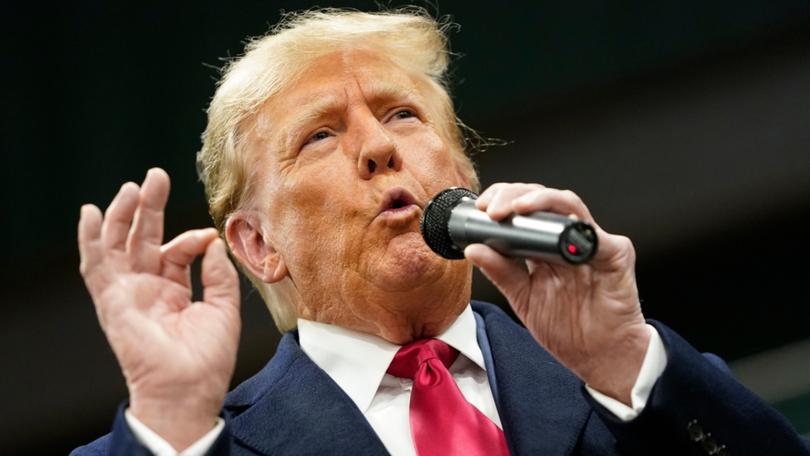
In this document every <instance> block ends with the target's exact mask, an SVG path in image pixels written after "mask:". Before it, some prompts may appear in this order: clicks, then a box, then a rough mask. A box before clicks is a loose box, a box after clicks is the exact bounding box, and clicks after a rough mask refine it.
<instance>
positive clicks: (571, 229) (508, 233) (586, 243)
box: [421, 188, 598, 264]
mask: <svg viewBox="0 0 810 456" xmlns="http://www.w3.org/2000/svg"><path fill="white" fill-rule="evenodd" d="M477 197H478V195H476V194H475V193H473V192H471V191H470V190H467V189H463V188H449V189H446V190H443V191H442V192H439V194H437V195H436V196H434V197H433V199H432V200H431V201H430V203H428V205H427V206H426V207H425V211H424V213H423V215H422V223H421V228H422V236H423V237H424V238H425V242H426V243H427V244H428V246H429V247H430V248H431V249H432V250H433V251H434V252H436V253H437V254H439V255H441V256H442V257H444V258H448V259H461V258H464V247H466V246H468V245H470V244H475V243H481V244H486V245H488V246H489V247H491V248H492V249H494V250H496V251H497V252H499V253H500V254H502V255H505V256H509V257H518V258H534V259H538V260H542V261H552V262H566V263H569V264H582V263H585V262H587V261H588V260H590V259H591V258H592V257H593V255H594V254H595V253H596V250H597V247H598V243H597V237H596V231H595V230H594V229H593V227H592V226H591V225H589V224H588V223H585V222H583V221H580V220H575V219H572V218H569V217H565V216H562V215H559V214H554V213H550V212H534V213H531V214H527V215H512V216H510V217H508V218H506V219H505V220H502V221H500V222H496V221H494V220H492V219H490V218H489V216H488V215H487V214H486V212H482V211H480V210H478V209H476V207H475V200H476V199H477Z"/></svg>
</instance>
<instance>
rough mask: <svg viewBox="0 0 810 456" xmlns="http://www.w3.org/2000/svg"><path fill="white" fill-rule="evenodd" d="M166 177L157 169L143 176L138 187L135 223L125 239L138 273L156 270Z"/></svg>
mask: <svg viewBox="0 0 810 456" xmlns="http://www.w3.org/2000/svg"><path fill="white" fill-rule="evenodd" d="M169 186H170V184H169V175H168V174H166V171H163V170H162V169H160V168H152V169H150V170H149V172H147V173H146V178H145V179H144V181H143V185H142V186H141V193H140V199H139V204H138V209H137V210H136V212H135V221H134V222H133V224H132V230H131V231H130V233H129V238H128V239H127V251H128V252H130V254H131V255H132V261H133V267H135V269H136V270H138V271H146V272H154V273H158V272H159V271H160V245H161V244H162V243H163V210H164V208H165V207H166V200H167V199H168V198H169Z"/></svg>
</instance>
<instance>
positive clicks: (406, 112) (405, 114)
mask: <svg viewBox="0 0 810 456" xmlns="http://www.w3.org/2000/svg"><path fill="white" fill-rule="evenodd" d="M411 117H416V114H415V113H414V112H413V111H411V110H410V109H400V110H399V111H397V112H396V113H395V114H394V117H393V118H394V119H409V118H411Z"/></svg>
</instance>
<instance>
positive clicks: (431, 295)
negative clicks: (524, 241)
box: [298, 270, 472, 345]
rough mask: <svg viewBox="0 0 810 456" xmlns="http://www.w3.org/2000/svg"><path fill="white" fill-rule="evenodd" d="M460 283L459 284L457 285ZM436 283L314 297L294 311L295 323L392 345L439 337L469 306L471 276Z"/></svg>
mask: <svg viewBox="0 0 810 456" xmlns="http://www.w3.org/2000/svg"><path fill="white" fill-rule="evenodd" d="M458 279H461V280H458ZM458 279H457V280H449V281H437V282H434V283H430V284H426V285H423V286H420V287H416V288H413V289H410V290H407V291H401V292H391V291H382V290H379V289H376V288H375V287H367V288H362V289H360V290H361V291H362V292H358V289H357V288H355V287H352V288H353V289H348V288H344V289H343V290H342V291H343V292H342V293H340V294H333V295H331V296H329V297H327V296H324V295H323V294H322V293H321V294H319V295H320V296H317V298H316V297H314V296H313V298H315V299H314V300H309V299H307V300H306V302H310V303H317V305H299V306H298V315H299V316H300V317H301V318H304V319H307V320H311V321H318V322H321V323H329V324H333V325H337V326H341V327H343V328H347V329H351V330H354V331H359V332H364V333H368V334H373V335H375V336H378V337H381V338H382V339H385V340H387V341H388V342H391V343H393V344H397V345H403V344H406V343H408V342H411V341H413V340H416V339H424V338H430V337H435V336H437V335H439V334H441V333H442V332H444V331H445V330H446V329H447V328H448V327H449V326H450V325H451V324H452V323H453V322H454V321H455V320H456V319H457V318H458V316H459V315H460V314H461V312H463V311H464V308H465V307H466V306H467V305H468V304H469V302H470V294H471V282H472V274H471V271H470V270H467V271H466V273H465V274H464V275H463V276H460V277H458Z"/></svg>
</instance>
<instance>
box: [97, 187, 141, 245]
mask: <svg viewBox="0 0 810 456" xmlns="http://www.w3.org/2000/svg"><path fill="white" fill-rule="evenodd" d="M137 207H138V185H136V184H134V183H132V182H127V183H126V184H124V185H122V186H121V190H119V191H118V194H117V195H115V198H113V200H112V203H110V206H109V207H108V208H107V212H105V214H104V221H103V222H102V224H101V244H102V246H103V247H104V248H105V249H108V250H121V251H123V250H124V249H125V248H126V241H127V234H128V233H129V227H130V225H131V224H132V216H133V215H134V214H135V209H136V208H137Z"/></svg>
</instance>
